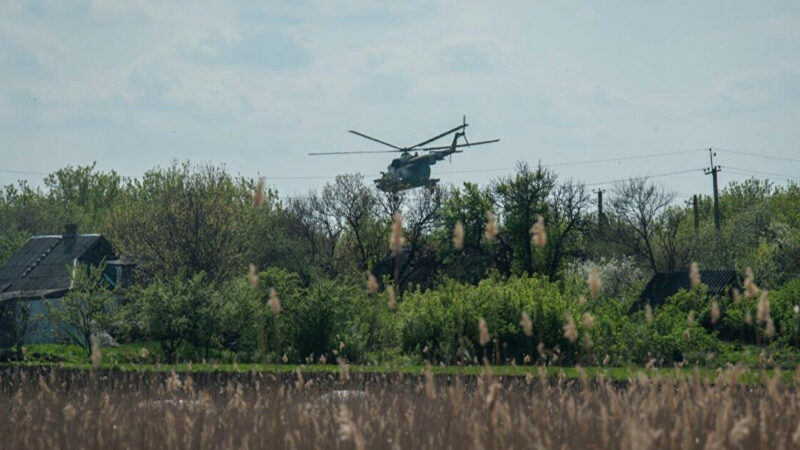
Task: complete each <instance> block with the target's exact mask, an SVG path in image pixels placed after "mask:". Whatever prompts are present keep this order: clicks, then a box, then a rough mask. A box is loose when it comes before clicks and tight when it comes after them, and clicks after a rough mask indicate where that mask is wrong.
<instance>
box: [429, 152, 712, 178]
mask: <svg viewBox="0 0 800 450" xmlns="http://www.w3.org/2000/svg"><path fill="white" fill-rule="evenodd" d="M705 150H706V149H701V148H695V149H692V150H680V151H675V152H661V153H649V154H645V155H634V156H618V157H614V158H603V159H589V160H584V161H567V162H560V163H553V164H546V163H543V164H542V166H543V167H565V166H580V165H585V164H598V163H606V162H617V161H630V160H634V159H647V158H657V157H660V156H674V155H683V154H687V153H695V152H697V151H705ZM514 169H515V167H499V168H494V169H466V170H445V171H441V172H438V173H440V174H453V173H481V172H506V171H509V170H514Z"/></svg>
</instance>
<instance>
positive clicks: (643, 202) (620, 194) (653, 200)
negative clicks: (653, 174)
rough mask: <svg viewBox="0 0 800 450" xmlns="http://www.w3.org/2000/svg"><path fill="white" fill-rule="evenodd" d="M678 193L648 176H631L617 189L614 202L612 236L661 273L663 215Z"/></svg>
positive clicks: (611, 206)
mask: <svg viewBox="0 0 800 450" xmlns="http://www.w3.org/2000/svg"><path fill="white" fill-rule="evenodd" d="M674 198H675V196H674V195H673V194H671V193H669V192H667V191H665V190H664V189H663V188H662V187H660V186H658V185H656V184H653V183H650V182H649V181H648V180H647V179H646V178H631V179H630V180H628V181H625V182H623V183H620V184H618V185H617V186H616V187H615V188H614V196H613V197H612V198H611V202H610V208H609V209H610V213H611V216H612V217H613V218H612V221H613V231H612V234H611V236H612V238H613V239H614V240H615V241H616V242H618V243H619V244H621V245H622V246H624V247H625V248H627V249H628V250H630V251H631V252H632V253H634V254H635V255H637V256H639V257H642V258H644V259H645V260H646V261H647V263H648V264H649V266H650V268H651V269H652V270H653V272H658V270H659V264H658V259H657V249H656V239H657V235H658V233H659V220H660V219H661V214H663V212H664V211H665V210H666V208H667V207H668V206H669V205H670V203H672V201H673V199H674Z"/></svg>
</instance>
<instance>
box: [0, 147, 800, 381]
mask: <svg viewBox="0 0 800 450" xmlns="http://www.w3.org/2000/svg"><path fill="white" fill-rule="evenodd" d="M608 204H609V205H610V207H609V208H608V209H607V211H606V213H605V214H604V216H603V217H597V215H596V214H595V213H594V209H595V208H594V206H593V203H592V201H591V199H590V197H589V195H588V193H587V191H586V189H585V187H584V186H583V185H582V184H580V183H577V182H575V181H571V180H560V179H559V178H558V177H557V176H556V174H555V173H553V172H551V171H549V170H547V169H544V168H542V167H529V166H527V165H524V164H521V165H519V167H518V168H517V170H516V172H515V173H514V174H513V175H511V176H508V177H505V178H500V179H498V180H497V181H496V182H495V183H493V184H492V185H490V186H486V187H479V186H477V185H474V184H471V183H465V184H464V185H463V186H460V187H458V186H451V187H447V188H437V189H434V190H432V191H428V190H415V191H406V192H403V193H400V194H399V195H397V196H394V195H387V194H384V193H380V192H377V191H376V190H374V189H373V188H372V187H371V186H370V185H369V184H368V182H367V181H365V180H364V178H363V177H361V176H358V175H345V176H341V177H338V178H337V179H336V180H335V181H333V182H331V183H329V184H327V185H326V186H325V187H324V188H323V189H322V190H320V191H318V192H310V193H309V194H308V195H305V196H300V197H294V198H282V197H280V196H279V195H278V193H277V192H275V191H273V190H269V189H265V188H264V186H263V183H260V182H258V183H257V182H255V181H254V180H246V179H242V178H237V177H234V176H231V175H230V174H229V173H227V172H226V171H225V170H224V169H223V168H219V167H213V166H201V167H194V166H191V165H189V164H188V163H186V164H174V165H172V166H170V167H167V168H156V169H153V170H151V171H149V172H147V173H146V174H145V175H144V176H143V177H141V178H139V179H125V178H123V177H120V176H118V175H116V174H115V173H113V172H111V173H103V172H98V171H96V170H95V169H94V168H93V167H77V168H66V169H62V170H59V171H57V172H56V173H54V174H52V175H50V176H48V177H47V178H46V180H45V183H44V186H43V187H42V188H33V187H31V186H29V185H27V184H25V183H20V184H18V185H14V186H6V187H5V189H4V190H3V192H2V194H0V261H5V260H7V259H8V258H9V257H10V255H11V254H13V252H14V251H15V250H16V249H17V248H19V247H20V246H21V245H22V244H23V243H24V241H25V239H27V238H28V237H30V236H32V235H36V234H52V233H53V232H55V231H57V230H60V229H61V228H62V226H63V224H64V223H67V222H74V223H78V224H79V228H80V230H84V231H87V232H88V231H91V232H100V233H103V234H104V235H106V236H108V238H109V239H110V241H111V242H112V243H113V244H114V245H115V246H116V247H117V249H118V251H119V252H120V253H121V254H123V255H125V256H127V257H129V258H132V259H134V260H135V261H136V262H137V263H138V264H139V267H138V273H137V280H136V283H134V284H133V285H132V286H129V287H128V288H126V289H125V290H124V291H118V292H115V293H113V294H114V296H112V293H110V292H106V291H105V288H104V287H103V283H102V282H100V283H98V282H92V278H91V273H92V272H91V270H90V271H85V270H83V269H81V270H78V271H77V272H79V275H81V274H83V273H84V272H86V273H87V274H88V275H89V277H88V278H87V279H86V280H83V278H80V277H79V278H76V281H77V284H76V286H77V288H76V289H74V290H73V291H72V292H71V293H70V294H69V295H68V297H67V298H65V299H64V305H65V306H66V307H63V308H61V309H55V308H54V309H53V310H52V312H51V317H50V318H51V319H53V320H54V321H56V322H58V323H63V324H65V325H67V327H66V328H64V329H63V330H64V331H65V332H69V333H72V334H74V338H75V339H74V340H73V342H75V343H77V344H78V345H80V346H82V347H83V348H84V351H85V352H86V353H87V355H88V354H90V353H91V346H92V344H91V339H90V337H91V336H90V335H91V334H92V333H93V332H94V331H96V330H100V329H102V330H106V331H108V332H110V333H111V334H112V335H113V336H114V337H115V338H116V339H117V340H119V341H120V342H122V343H123V344H125V343H129V345H134V346H135V345H136V343H141V342H148V343H149V342H155V343H157V345H150V344H148V349H147V353H148V355H151V357H152V358H153V360H154V361H155V360H156V359H157V360H159V361H161V362H174V361H187V360H193V361H197V362H200V361H203V360H206V361H221V362H234V361H237V362H241V363H245V362H271V363H280V362H292V363H311V362H327V363H334V362H336V361H337V360H342V361H345V360H346V361H350V362H353V363H376V362H408V363H421V362H424V361H430V362H432V363H447V364H480V363H481V362H482V360H483V359H484V358H486V359H487V360H488V361H490V362H492V363H496V364H511V363H516V364H519V365H523V364H540V365H545V364H551V365H552V364H557V365H562V364H566V365H572V364H581V365H626V364H631V363H633V364H641V365H646V364H654V365H672V364H693V365H695V364H696V365H707V366H710V367H720V366H724V365H726V364H727V363H739V362H741V363H744V364H747V365H750V366H754V367H755V366H767V365H771V364H776V365H780V366H784V367H794V365H795V364H796V363H797V362H798V361H800V348H799V347H798V346H799V345H800V311H798V307H797V305H798V304H800V284H798V281H797V278H798V272H800V227H799V226H800V187H798V186H797V185H794V184H790V185H787V186H774V185H772V184H770V183H768V182H765V181H759V180H755V179H753V180H748V181H746V182H744V183H732V184H730V185H729V186H727V187H726V188H725V189H724V190H723V192H722V193H721V196H720V205H721V210H722V228H721V230H719V231H716V230H715V229H714V222H713V219H712V211H711V208H712V204H711V200H710V198H708V197H701V198H700V202H699V210H698V216H697V217H698V221H697V223H696V225H695V220H694V211H693V210H692V208H691V205H690V204H689V203H687V204H684V205H680V204H677V203H676V202H675V201H674V197H673V196H672V195H671V194H670V193H669V192H666V191H664V190H663V189H662V188H661V187H659V186H657V185H655V184H653V183H651V182H649V181H648V180H644V179H635V180H630V181H628V182H624V183H621V184H620V185H619V186H618V187H617V188H616V190H615V192H613V193H612V195H611V197H610V199H609V203H608ZM398 212H399V213H400V215H399V216H398V215H396V213H398ZM537 223H538V225H537ZM392 233H394V234H395V236H394V238H393V239H392V241H393V242H394V243H395V245H396V246H397V248H396V249H395V250H396V252H394V253H395V254H393V253H392V252H391V251H390V248H389V241H390V235H391V234H392ZM691 262H696V263H697V264H698V265H699V267H701V268H730V269H735V270H736V271H737V272H738V273H740V274H741V275H742V277H743V278H744V276H745V269H746V268H748V267H750V268H752V277H749V278H748V280H749V282H751V284H752V286H753V287H754V288H755V286H758V287H759V288H760V289H761V290H760V291H759V292H758V293H754V294H753V295H749V294H748V295H744V294H745V293H743V295H741V296H739V297H735V296H733V295H732V293H730V294H731V295H725V296H723V297H720V298H712V297H709V296H708V295H707V294H706V291H705V290H704V288H703V287H702V286H698V287H695V288H693V289H691V290H690V291H686V292H680V293H678V294H677V295H675V296H674V297H672V298H671V299H669V300H668V301H667V303H666V304H665V305H663V306H660V307H658V308H655V309H654V310H652V311H644V310H636V309H635V308H633V309H632V306H633V304H634V301H635V300H636V298H637V296H638V294H639V292H641V288H642V287H643V285H644V282H646V280H647V279H648V278H649V276H650V275H651V274H652V273H653V271H669V270H687V269H688V267H689V265H690V263H691ZM248 267H251V269H250V274H249V275H248ZM65 270H66V269H65ZM365 272H370V273H372V274H374V277H367V276H366V275H365ZM98 273H99V272H98ZM95 275H96V277H95V279H96V280H99V279H100V278H99V277H100V275H98V274H95ZM81 276H82V275H81ZM370 278H372V279H370ZM587 279H591V280H593V281H592V282H590V283H588V284H587ZM767 290H768V291H769V293H768V294H767V293H766V292H767ZM117 297H119V298H125V299H126V301H125V302H123V304H121V305H119V307H116V306H114V307H110V305H109V300H110V299H111V298H117ZM115 304H116V303H115ZM765 305H767V306H765ZM765 309H766V311H765ZM4 310H5V311H6V313H4V314H5V315H4V316H3V317H4V321H6V322H7V321H8V320H12V322H14V323H13V325H14V327H4V330H7V332H8V333H11V334H13V335H14V336H16V337H19V339H17V338H15V343H18V342H20V341H21V336H22V335H23V334H24V333H25V330H26V326H27V325H26V324H27V323H28V322H30V321H31V320H35V319H36V318H31V317H25V316H24V314H18V313H15V314H9V313H8V308H5V309H4ZM23 312H24V311H23ZM6 316H8V317H6ZM22 319H25V320H24V321H21V320H22ZM76 332H77V334H76ZM143 346H144V345H143ZM18 352H19V353H21V352H22V349H21V347H19V348H18ZM28 358H30V354H29V355H28Z"/></svg>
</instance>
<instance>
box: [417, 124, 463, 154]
mask: <svg viewBox="0 0 800 450" xmlns="http://www.w3.org/2000/svg"><path fill="white" fill-rule="evenodd" d="M467 126H469V124H466V123H465V124H462V125H459V126H457V127H455V128H453V129H452V130H449V131H445V132H444V133H442V134H440V135H438V136H434V137H432V138H430V139H428V140H427V141H422V142H420V143H419V144H417V145H413V146H411V147H408V149H409V150H416V149H417V147H421V146H423V145H425V144H430V143H431V142H433V141H435V140H437V139H441V138H443V137H445V136H447V135H448V134H451V133H455V132H456V131H458V130H461V129H464V128H466V127H467Z"/></svg>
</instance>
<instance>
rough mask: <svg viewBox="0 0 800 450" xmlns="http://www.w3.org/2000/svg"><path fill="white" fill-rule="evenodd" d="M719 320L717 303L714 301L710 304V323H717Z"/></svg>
mask: <svg viewBox="0 0 800 450" xmlns="http://www.w3.org/2000/svg"><path fill="white" fill-rule="evenodd" d="M719 318H720V312H719V303H717V302H716V301H715V302H714V303H712V304H711V323H717V321H719Z"/></svg>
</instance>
